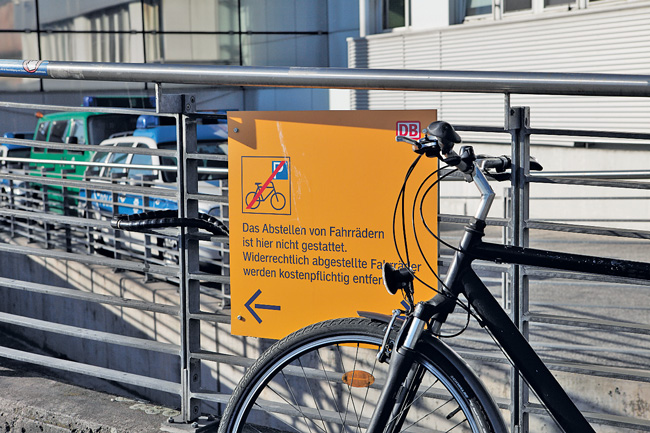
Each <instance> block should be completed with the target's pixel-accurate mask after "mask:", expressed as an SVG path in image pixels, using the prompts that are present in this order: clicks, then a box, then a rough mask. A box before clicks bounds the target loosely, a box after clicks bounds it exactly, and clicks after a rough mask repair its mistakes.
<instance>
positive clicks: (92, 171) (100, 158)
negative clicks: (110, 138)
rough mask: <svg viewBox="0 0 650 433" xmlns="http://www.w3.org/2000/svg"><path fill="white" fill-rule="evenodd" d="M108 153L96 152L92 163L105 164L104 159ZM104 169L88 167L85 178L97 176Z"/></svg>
mask: <svg viewBox="0 0 650 433" xmlns="http://www.w3.org/2000/svg"><path fill="white" fill-rule="evenodd" d="M108 155H109V153H108V152H97V153H96V154H95V156H94V157H93V160H92V162H99V163H102V162H106V158H108ZM103 168H104V167H101V166H89V167H88V168H87V169H86V176H93V177H96V176H99V174H100V172H101V171H102V169H103Z"/></svg>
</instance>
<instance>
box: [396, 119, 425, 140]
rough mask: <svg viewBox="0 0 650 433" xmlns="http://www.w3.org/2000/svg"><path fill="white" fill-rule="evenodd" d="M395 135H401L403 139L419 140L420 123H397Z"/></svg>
mask: <svg viewBox="0 0 650 433" xmlns="http://www.w3.org/2000/svg"><path fill="white" fill-rule="evenodd" d="M395 135H401V136H403V137H408V138H412V139H414V140H419V139H420V122H397V126H396V128H395Z"/></svg>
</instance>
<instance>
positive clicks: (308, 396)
mask: <svg viewBox="0 0 650 433" xmlns="http://www.w3.org/2000/svg"><path fill="white" fill-rule="evenodd" d="M424 132H425V134H424V137H423V138H421V139H420V140H413V139H409V138H407V137H398V141H402V142H407V143H410V144H411V145H412V146H413V150H414V151H415V153H417V154H418V157H417V158H416V160H415V162H414V163H413V164H412V166H411V167H410V168H409V171H408V173H407V175H406V177H405V180H404V184H403V186H402V189H401V191H400V194H399V197H398V205H399V203H400V200H402V205H403V204H404V203H403V200H404V195H405V194H404V191H405V188H406V185H407V183H408V179H409V175H410V173H411V172H412V171H413V169H414V168H415V166H416V165H417V164H418V162H419V161H420V160H421V159H422V157H423V156H424V157H426V158H438V159H440V160H441V161H443V162H444V163H445V164H447V166H451V167H455V169H456V170H457V171H459V172H461V173H462V174H463V175H464V176H465V177H466V180H467V181H468V182H473V183H474V184H475V185H476V187H477V188H478V190H479V193H480V195H481V201H480V204H479V206H478V209H477V211H476V214H475V216H474V218H473V220H472V221H471V222H470V223H469V224H468V225H467V226H466V228H465V231H464V234H463V236H462V239H461V240H460V243H459V246H458V247H457V248H454V250H455V253H454V258H453V261H452V263H451V265H450V266H449V269H448V272H447V275H446V277H445V279H444V280H442V279H440V285H439V287H440V288H439V289H437V293H436V295H435V296H434V297H433V298H431V299H430V300H428V301H426V302H419V303H417V304H414V301H413V291H414V281H419V279H418V277H417V275H414V273H413V272H411V271H410V263H409V260H408V254H407V255H406V257H403V256H402V255H400V257H401V258H402V264H403V267H401V268H400V269H395V268H393V267H392V266H391V265H390V264H387V265H385V266H384V269H383V280H384V284H385V285H386V288H387V289H388V291H389V292H390V293H392V294H395V293H397V292H398V291H402V292H403V295H404V297H405V299H406V300H408V303H409V304H410V310H408V311H400V310H396V311H394V312H393V315H392V317H390V316H386V315H382V314H376V313H367V312H359V315H360V316H361V317H357V318H347V319H335V320H330V321H326V322H322V323H318V324H315V325H311V326H308V327H306V328H303V329H301V330H299V331H296V332H295V333H293V334H291V335H289V336H287V337H285V338H283V339H281V340H279V341H278V342H276V343H275V344H274V345H273V346H271V347H270V348H269V349H268V350H267V351H266V352H265V353H264V354H263V355H262V356H261V357H260V358H259V359H258V360H257V361H256V362H255V363H254V364H253V365H252V366H251V367H250V368H249V369H248V370H247V371H246V373H245V375H244V376H243V378H242V379H241V381H240V382H239V384H238V385H237V387H236V388H235V390H234V392H233V393H232V396H231V399H230V401H229V403H228V405H227V407H226V410H225V412H224V414H223V417H222V419H221V422H220V426H219V430H218V432H219V433H235V432H320V431H324V432H330V431H331V432H339V431H350V432H352V431H355V432H371V433H377V432H391V433H392V432H399V431H409V432H410V431H423V432H424V431H426V432H431V431H453V432H456V431H471V432H475V433H477V432H506V431H507V428H506V425H505V422H504V420H503V418H502V416H501V414H500V412H499V409H498V407H497V405H496V403H495V402H494V400H493V399H492V397H491V396H490V394H489V392H488V391H487V390H486V388H485V386H484V385H483V384H482V383H481V382H480V380H479V379H478V378H477V376H476V375H475V374H474V373H473V372H472V370H471V369H470V368H469V367H468V365H467V364H466V363H465V362H464V361H463V360H462V359H461V358H460V357H459V356H458V355H457V354H456V353H455V352H454V351H453V350H452V349H450V348H449V347H448V346H447V344H446V343H444V342H443V341H442V339H441V338H439V337H443V336H444V335H443V334H442V326H443V325H444V324H445V323H446V321H447V319H448V317H449V316H450V315H451V314H452V313H453V312H454V310H455V309H457V307H460V308H459V310H460V311H464V314H467V315H468V320H469V317H470V316H471V317H474V318H475V319H476V320H478V322H479V324H480V325H481V326H482V327H484V328H485V329H487V330H488V332H489V333H490V334H491V335H492V337H493V339H494V340H495V342H496V343H497V344H498V345H499V346H501V348H502V350H503V351H504V353H505V354H506V356H507V357H508V358H509V359H510V360H511V363H512V365H514V366H515V367H516V368H517V369H518V370H519V371H520V374H521V376H522V377H523V379H524V380H526V381H527V382H528V384H529V385H530V387H531V389H532V390H533V391H534V392H535V393H536V395H537V396H538V397H539V399H540V401H541V402H542V403H543V404H544V405H545V406H546V408H547V410H548V412H549V413H550V415H551V416H552V418H554V419H555V420H556V422H557V424H558V426H560V427H561V428H562V429H563V430H564V431H566V432H571V433H576V432H594V429H593V428H592V427H591V426H590V425H589V423H588V422H587V421H586V419H585V417H584V415H583V414H581V413H580V411H579V410H578V409H577V407H576V405H575V404H574V403H573V402H572V401H571V399H570V398H569V397H568V395H567V393H566V392H565V391H564V390H563V389H562V387H561V385H560V384H559V383H558V381H557V380H556V379H555V378H554V376H553V375H552V374H551V372H550V371H549V370H548V368H547V367H546V366H545V365H544V363H543V362H542V361H541V359H540V357H539V356H538V355H537V353H535V351H534V350H533V349H532V347H531V346H530V344H529V343H528V341H527V340H526V339H525V338H524V337H523V336H522V334H521V333H520V332H519V330H518V329H517V327H516V326H515V325H514V324H513V322H512V321H511V320H510V318H509V316H508V315H507V313H506V312H505V311H504V310H503V309H502V308H501V306H500V305H499V303H498V301H497V300H496V299H495V298H494V297H493V295H492V294H491V293H490V291H489V290H488V289H487V287H486V286H485V284H484V283H483V282H482V281H481V279H480V278H479V277H478V276H477V275H476V273H475V272H474V271H473V270H472V268H471V263H472V262H473V261H474V260H487V261H492V262H497V263H511V264H519V265H534V266H541V267H546V268H552V269H559V270H565V271H576V272H589V273H594V274H600V275H610V276H626V277H633V278H639V279H645V280H650V264H647V263H640V262H632V261H623V260H613V259H605V258H600V257H591V256H582V255H573V254H565V253H559V252H552V251H544V250H536V249H531V248H520V247H513V246H505V245H499V244H492V243H488V242H484V241H483V240H482V237H483V235H484V229H485V227H486V218H487V215H488V211H489V209H490V205H491V203H492V201H493V199H494V197H495V194H494V191H493V190H492V188H491V186H490V184H489V183H488V179H487V177H488V173H490V174H489V175H490V176H492V177H493V178H496V179H497V180H503V179H505V178H509V176H510V174H509V173H508V172H507V170H509V169H511V168H512V167H511V165H512V163H511V160H510V158H509V157H507V156H501V157H485V156H476V155H475V154H474V151H473V149H472V147H470V146H464V147H462V148H461V149H460V153H456V152H455V151H454V150H453V147H454V145H455V144H456V143H460V141H461V139H460V136H459V135H458V134H457V133H456V132H455V131H454V129H453V127H452V126H451V125H450V124H448V123H446V122H433V123H431V124H430V125H429V126H428V128H426V129H425V130H424ZM530 168H531V169H538V170H539V169H541V166H539V164H537V163H536V161H534V160H533V159H531V166H530ZM436 171H437V170H436ZM416 200H417V195H416ZM422 200H423V199H422ZM398 205H396V208H395V213H396V214H397V209H398ZM413 209H415V207H414V208H413ZM420 209H421V208H420ZM403 219H404V207H403V206H402V220H403ZM394 224H395V220H394ZM434 236H435V235H434ZM404 243H405V245H404V248H406V237H405V238H404ZM396 246H397V243H396ZM398 252H399V250H398ZM419 283H422V284H424V285H426V282H423V281H419ZM431 288H433V287H431ZM434 290H435V288H434ZM461 295H462V296H463V297H464V298H465V299H466V301H465V302H461V299H460V296H461ZM341 373H343V374H341Z"/></svg>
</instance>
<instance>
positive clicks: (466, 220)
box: [438, 214, 510, 227]
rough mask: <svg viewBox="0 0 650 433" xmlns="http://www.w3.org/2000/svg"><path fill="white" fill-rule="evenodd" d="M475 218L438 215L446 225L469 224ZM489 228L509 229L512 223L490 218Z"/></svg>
mask: <svg viewBox="0 0 650 433" xmlns="http://www.w3.org/2000/svg"><path fill="white" fill-rule="evenodd" d="M472 219H473V218H472V217H470V216H466V215H451V214H438V221H440V222H446V223H457V224H468V223H469V222H470V221H471V220H472ZM486 223H487V225H489V226H499V227H507V226H508V224H509V223H510V221H509V220H508V219H506V218H488V219H487V220H486Z"/></svg>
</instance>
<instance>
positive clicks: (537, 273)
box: [524, 266, 650, 286]
mask: <svg viewBox="0 0 650 433" xmlns="http://www.w3.org/2000/svg"><path fill="white" fill-rule="evenodd" d="M524 273H525V275H528V276H529V277H538V278H545V279H547V278H561V279H567V280H585V281H598V282H602V283H613V284H631V285H636V286H650V281H647V280H641V279H634V278H626V277H611V276H607V275H595V274H584V273H578V272H568V271H555V270H550V269H542V268H535V267H532V266H524Z"/></svg>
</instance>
